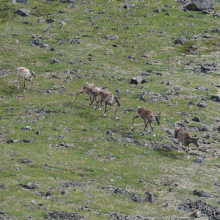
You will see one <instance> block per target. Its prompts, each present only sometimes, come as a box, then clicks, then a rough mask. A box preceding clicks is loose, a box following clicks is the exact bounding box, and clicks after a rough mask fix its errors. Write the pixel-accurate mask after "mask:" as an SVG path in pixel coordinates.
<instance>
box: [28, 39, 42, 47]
mask: <svg viewBox="0 0 220 220" xmlns="http://www.w3.org/2000/svg"><path fill="white" fill-rule="evenodd" d="M42 44H43V43H42V40H41V39H40V38H38V39H36V40H34V41H32V43H31V46H33V47H34V46H41V45H42Z"/></svg>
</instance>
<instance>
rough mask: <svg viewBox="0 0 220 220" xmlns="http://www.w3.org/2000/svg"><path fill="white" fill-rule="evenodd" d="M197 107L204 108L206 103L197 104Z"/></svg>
mask: <svg viewBox="0 0 220 220" xmlns="http://www.w3.org/2000/svg"><path fill="white" fill-rule="evenodd" d="M197 106H198V107H200V108H204V107H207V106H208V104H207V103H206V102H199V103H198V104H197Z"/></svg>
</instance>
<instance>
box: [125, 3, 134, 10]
mask: <svg viewBox="0 0 220 220" xmlns="http://www.w3.org/2000/svg"><path fill="white" fill-rule="evenodd" d="M124 8H126V9H131V8H135V4H126V5H125V6H124Z"/></svg>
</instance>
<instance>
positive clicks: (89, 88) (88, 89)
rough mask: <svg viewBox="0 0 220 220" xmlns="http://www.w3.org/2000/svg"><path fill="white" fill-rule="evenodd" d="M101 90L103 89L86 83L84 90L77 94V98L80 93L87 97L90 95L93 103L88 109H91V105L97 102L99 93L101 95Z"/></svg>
mask: <svg viewBox="0 0 220 220" xmlns="http://www.w3.org/2000/svg"><path fill="white" fill-rule="evenodd" d="M100 89H101V88H98V87H97V86H95V85H94V84H93V83H88V82H86V83H85V84H84V85H83V87H82V89H81V90H80V91H79V92H77V93H76V97H77V96H78V95H79V94H80V93H86V94H87V95H89V96H90V101H91V102H90V103H89V105H88V107H89V106H90V105H91V104H93V102H94V100H95V101H96V97H97V96H98V93H99V90H100ZM76 97H75V99H74V101H73V103H74V102H75V101H76ZM96 103H97V101H96Z"/></svg>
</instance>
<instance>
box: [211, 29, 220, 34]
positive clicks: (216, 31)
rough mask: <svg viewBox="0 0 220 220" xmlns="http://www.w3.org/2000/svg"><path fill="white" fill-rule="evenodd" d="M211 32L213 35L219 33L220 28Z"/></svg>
mask: <svg viewBox="0 0 220 220" xmlns="http://www.w3.org/2000/svg"><path fill="white" fill-rule="evenodd" d="M212 32H214V33H220V28H217V29H215V30H213V31H212Z"/></svg>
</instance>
